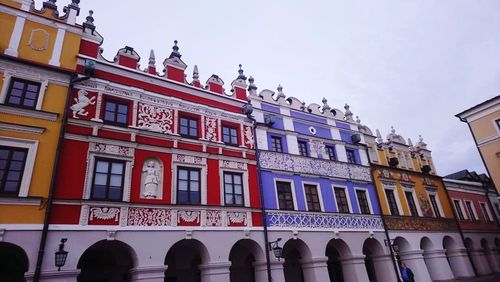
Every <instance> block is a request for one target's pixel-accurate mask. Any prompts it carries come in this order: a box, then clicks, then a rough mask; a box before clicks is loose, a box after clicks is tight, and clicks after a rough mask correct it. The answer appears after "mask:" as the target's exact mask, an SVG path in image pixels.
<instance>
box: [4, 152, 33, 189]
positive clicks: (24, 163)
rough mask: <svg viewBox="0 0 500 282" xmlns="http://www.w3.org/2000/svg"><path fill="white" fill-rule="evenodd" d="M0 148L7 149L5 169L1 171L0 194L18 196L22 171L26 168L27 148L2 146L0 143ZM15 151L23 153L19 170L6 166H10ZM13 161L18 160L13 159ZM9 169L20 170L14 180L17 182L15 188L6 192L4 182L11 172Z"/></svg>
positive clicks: (22, 175)
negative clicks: (17, 177) (16, 178)
mask: <svg viewBox="0 0 500 282" xmlns="http://www.w3.org/2000/svg"><path fill="white" fill-rule="evenodd" d="M0 149H3V150H7V151H8V155H7V159H6V163H5V165H6V167H5V170H4V171H3V173H4V174H3V177H2V179H1V181H0V195H1V196H6V197H13V196H18V195H19V191H20V189H21V185H22V182H23V177H24V171H25V168H26V160H27V159H28V154H29V149H27V148H22V147H12V146H3V145H0ZM16 151H17V152H23V153H24V158H23V160H22V167H21V168H20V169H19V170H10V169H8V168H10V166H11V163H12V155H13V154H14V152H16ZM14 161H19V160H14ZM11 171H18V172H20V175H19V179H18V180H17V181H16V182H17V185H16V190H15V191H13V192H7V191H5V186H6V185H5V184H6V182H7V176H8V175H9V172H11Z"/></svg>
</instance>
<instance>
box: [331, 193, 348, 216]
mask: <svg viewBox="0 0 500 282" xmlns="http://www.w3.org/2000/svg"><path fill="white" fill-rule="evenodd" d="M334 190H335V199H336V200H337V208H338V211H339V212H342V213H349V212H350V211H349V202H348V201H347V195H346V193H345V192H346V191H345V189H344V188H338V187H335V188H334Z"/></svg>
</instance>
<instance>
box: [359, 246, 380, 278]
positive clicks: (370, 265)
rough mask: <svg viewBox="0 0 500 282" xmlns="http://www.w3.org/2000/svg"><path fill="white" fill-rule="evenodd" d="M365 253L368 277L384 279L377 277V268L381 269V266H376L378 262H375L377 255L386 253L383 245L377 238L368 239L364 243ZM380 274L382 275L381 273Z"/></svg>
mask: <svg viewBox="0 0 500 282" xmlns="http://www.w3.org/2000/svg"><path fill="white" fill-rule="evenodd" d="M363 254H364V255H365V267H366V273H367V275H368V279H369V280H370V281H383V280H380V279H377V274H378V273H377V269H379V270H381V268H380V266H379V267H376V263H375V262H374V258H375V257H378V256H382V255H383V254H384V251H383V248H382V245H380V243H379V242H378V241H377V240H376V239H373V238H369V239H366V240H365V243H364V244H363ZM378 276H380V274H379V275H378Z"/></svg>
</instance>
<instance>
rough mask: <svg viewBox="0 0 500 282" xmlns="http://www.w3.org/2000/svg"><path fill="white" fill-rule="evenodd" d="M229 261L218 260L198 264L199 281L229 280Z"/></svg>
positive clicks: (223, 281)
mask: <svg viewBox="0 0 500 282" xmlns="http://www.w3.org/2000/svg"><path fill="white" fill-rule="evenodd" d="M230 266H231V262H229V261H220V262H211V263H207V264H202V265H200V271H201V281H203V282H227V281H229V267H230Z"/></svg>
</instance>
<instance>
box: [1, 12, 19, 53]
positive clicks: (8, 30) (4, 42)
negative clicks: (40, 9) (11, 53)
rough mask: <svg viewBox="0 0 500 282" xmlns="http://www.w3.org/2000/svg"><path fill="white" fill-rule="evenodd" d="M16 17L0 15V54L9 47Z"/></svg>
mask: <svg viewBox="0 0 500 282" xmlns="http://www.w3.org/2000/svg"><path fill="white" fill-rule="evenodd" d="M15 23H16V17H15V16H11V15H7V14H4V13H0V52H1V53H3V52H4V51H5V49H7V47H9V42H10V35H11V34H12V30H14V25H15Z"/></svg>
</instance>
